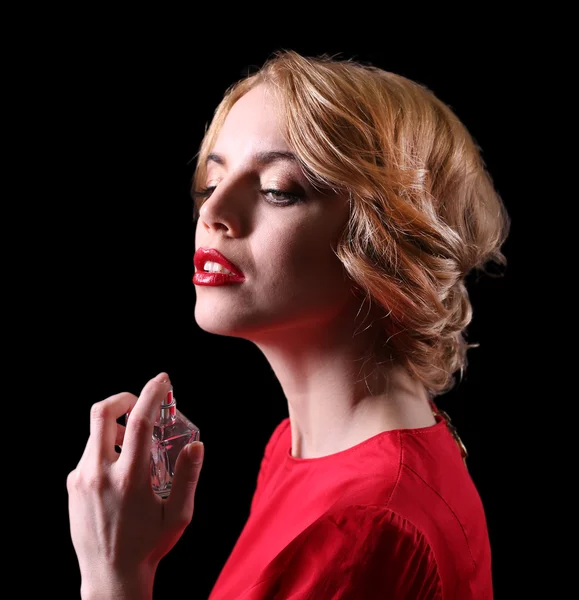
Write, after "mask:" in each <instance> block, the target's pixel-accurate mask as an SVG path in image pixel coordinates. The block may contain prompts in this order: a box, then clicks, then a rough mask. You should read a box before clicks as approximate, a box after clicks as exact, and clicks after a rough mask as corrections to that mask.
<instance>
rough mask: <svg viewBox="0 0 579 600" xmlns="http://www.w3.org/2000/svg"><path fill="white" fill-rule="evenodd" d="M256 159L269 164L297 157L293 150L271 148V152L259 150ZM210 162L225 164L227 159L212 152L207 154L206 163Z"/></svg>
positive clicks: (263, 163) (295, 160)
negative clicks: (285, 150) (284, 150)
mask: <svg viewBox="0 0 579 600" xmlns="http://www.w3.org/2000/svg"><path fill="white" fill-rule="evenodd" d="M254 158H255V160H256V161H257V162H258V163H259V164H261V165H269V164H271V163H273V162H277V161H280V160H284V161H290V162H297V157H296V155H295V154H294V153H293V152H283V151H280V150H271V151H269V152H258V153H257V154H256V155H255V156H254ZM210 162H214V163H217V164H218V165H225V163H226V160H225V158H224V157H223V156H221V154H215V153H214V152H212V153H211V154H209V155H208V156H207V160H206V161H205V164H206V165H207V164H209V163H210Z"/></svg>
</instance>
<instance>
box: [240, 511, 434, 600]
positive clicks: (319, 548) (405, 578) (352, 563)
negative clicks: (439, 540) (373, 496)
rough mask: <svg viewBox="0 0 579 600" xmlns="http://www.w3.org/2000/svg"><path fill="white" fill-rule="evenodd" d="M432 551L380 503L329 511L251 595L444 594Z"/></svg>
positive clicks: (363, 598)
mask: <svg viewBox="0 0 579 600" xmlns="http://www.w3.org/2000/svg"><path fill="white" fill-rule="evenodd" d="M441 598H442V589H441V585H440V578H439V574H438V570H437V566H436V562H435V560H434V555H433V553H432V550H431V548H430V546H429V545H428V543H427V541H426V540H425V538H424V536H423V535H422V534H421V533H420V532H419V531H418V530H417V529H416V527H414V526H413V525H412V524H411V523H410V522H408V521H407V520H405V519H403V518H402V517H400V516H399V515H397V514H395V513H393V512H392V511H389V510H387V509H385V508H384V507H382V506H380V507H378V506H352V507H349V508H347V509H345V510H341V511H340V514H335V513H334V514H326V515H325V516H323V517H321V518H320V519H318V520H317V521H316V522H314V523H313V524H312V525H311V526H310V527H308V528H307V529H306V530H305V531H303V532H302V534H301V535H300V536H298V537H297V538H295V539H294V540H293V542H292V543H291V544H289V545H288V546H287V547H286V548H285V549H284V551H283V552H282V553H280V554H279V555H278V556H277V557H276V559H275V560H274V561H273V562H271V563H270V564H269V565H268V568H267V569H266V570H265V572H264V573H263V575H262V577H261V578H260V580H259V581H258V582H257V583H256V585H255V586H253V587H252V589H251V590H250V593H249V594H248V596H247V599H248V600H249V599H251V600H265V599H267V600H322V599H323V600H386V599H388V600H440V599H441Z"/></svg>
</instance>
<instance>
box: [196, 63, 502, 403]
mask: <svg viewBox="0 0 579 600" xmlns="http://www.w3.org/2000/svg"><path fill="white" fill-rule="evenodd" d="M261 83H264V84H266V85H267V86H268V88H269V89H271V90H273V92H274V93H275V94H276V95H277V98H278V99H279V102H280V106H281V108H282V115H283V117H284V123H285V131H284V133H285V136H286V137H287V140H288V142H289V144H290V146H291V147H292V149H293V151H294V153H295V154H296V155H297V157H298V160H299V161H300V162H301V166H302V168H303V170H304V173H305V174H306V176H307V177H308V179H309V180H310V182H311V183H312V184H313V185H314V186H317V187H324V188H331V189H333V190H335V191H336V192H338V193H342V194H347V196H348V197H349V198H350V218H349V222H348V224H347V226H346V228H345V231H344V232H343V235H342V237H341V239H340V241H339V244H338V246H337V249H336V253H337V255H338V257H339V258H340V260H341V262H342V263H343V265H344V267H345V269H346V271H347V273H348V275H349V277H350V278H351V279H352V281H353V282H354V283H355V287H356V289H357V290H359V291H360V293H361V294H362V297H363V298H364V301H366V302H367V303H368V307H369V308H370V307H371V309H372V311H371V313H372V314H373V315H374V316H378V318H377V319H376V320H374V321H373V324H374V325H376V324H378V323H379V326H380V327H381V328H382V333H383V334H382V335H381V336H379V343H378V345H377V347H375V348H373V349H372V350H373V352H374V353H375V355H376V356H377V357H378V358H379V359H381V360H382V359H383V360H394V361H396V362H398V363H400V364H402V365H403V366H404V367H405V368H406V369H407V370H408V371H409V372H410V373H411V374H412V375H413V376H414V377H417V378H419V379H420V380H421V381H422V382H423V383H424V385H425V387H426V389H427V390H428V391H429V393H430V395H431V396H436V395H440V394H442V393H444V392H446V391H448V390H449V389H451V388H452V387H453V385H454V384H455V381H456V380H455V374H456V373H457V371H459V372H460V375H461V376H462V374H463V372H464V369H465V367H466V363H467V357H466V353H467V350H468V349H469V348H471V347H475V346H477V344H469V343H468V342H467V340H466V335H465V332H466V328H467V326H468V325H469V323H470V322H471V320H472V305H471V302H470V299H469V294H468V291H467V287H466V283H465V278H466V276H467V275H468V274H469V273H470V272H471V271H473V270H479V271H484V272H487V273H488V272H489V270H488V266H490V264H491V263H494V264H495V265H498V266H501V267H504V266H505V265H506V258H505V256H504V254H503V252H502V250H501V247H502V245H503V243H504V241H505V239H506V237H507V235H508V231H509V228H510V220H509V216H508V214H507V211H506V209H505V206H504V204H503V202H502V200H501V198H500V196H499V194H498V192H497V190H496V189H495V187H494V185H493V181H492V179H491V177H490V175H489V173H488V171H487V169H486V166H485V164H484V162H483V160H482V156H481V151H480V148H479V147H478V146H477V144H476V143H475V141H474V139H473V138H472V136H471V135H470V134H469V132H468V131H467V129H466V127H465V126H464V124H463V123H462V122H461V121H460V120H459V119H458V118H457V116H456V115H455V113H454V112H453V111H452V109H451V108H450V107H449V106H447V105H446V104H445V103H443V102H442V101H441V100H440V99H438V98H437V97H436V96H435V95H434V93H433V92H432V91H430V90H429V89H428V88H427V87H426V86H424V85H421V84H419V83H417V82H415V81H412V80H409V79H407V78H405V77H403V76H401V75H398V74H395V73H391V72H388V71H385V70H383V69H380V68H377V67H375V66H371V65H366V64H362V63H360V62H357V61H354V60H351V59H338V58H335V57H330V56H326V55H324V56H318V57H304V56H301V55H300V54H298V53H296V52H294V51H280V52H277V53H275V54H273V55H272V56H271V57H270V58H269V59H268V60H267V61H266V62H265V64H264V65H263V66H262V67H261V68H260V69H258V70H257V71H256V72H254V73H251V74H248V75H247V76H246V77H244V78H242V79H241V80H240V81H238V82H236V83H235V84H233V85H232V86H231V87H230V88H229V89H228V90H227V91H226V93H225V96H224V98H223V100H222V102H221V103H220V104H219V106H218V107H217V109H216V111H215V114H214V116H213V119H212V121H211V124H210V126H209V127H208V129H207V131H206V134H205V136H204V139H203V141H202V143H201V147H200V151H199V154H198V157H197V158H198V160H197V168H196V171H195V174H194V178H193V186H194V187H195V189H197V187H198V183H199V182H200V181H201V180H202V179H203V178H204V176H205V173H204V165H205V159H206V157H207V155H208V154H209V152H210V151H211V149H212V147H213V145H214V142H215V140H216V137H217V135H218V133H219V130H220V129H221V126H222V124H223V122H224V120H225V118H226V116H227V114H228V112H229V110H230V109H231V107H232V106H233V104H234V103H235V102H236V100H237V99H239V98H240V97H241V96H242V95H244V94H245V93H246V92H248V91H249V90H250V89H252V88H253V87H255V86H256V85H258V84H261ZM369 312H370V311H369Z"/></svg>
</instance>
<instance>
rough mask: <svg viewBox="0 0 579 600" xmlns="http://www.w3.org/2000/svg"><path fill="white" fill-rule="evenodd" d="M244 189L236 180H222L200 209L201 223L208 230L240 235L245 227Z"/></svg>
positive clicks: (234, 235)
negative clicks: (236, 183)
mask: <svg viewBox="0 0 579 600" xmlns="http://www.w3.org/2000/svg"><path fill="white" fill-rule="evenodd" d="M242 196H243V190H242V189H241V186H237V185H235V182H234V181H230V182H226V181H221V182H220V183H219V185H218V186H217V187H216V188H215V189H214V190H213V191H212V192H211V194H210V196H209V197H208V198H207V199H206V200H205V202H204V203H203V205H202V206H201V208H200V209H199V223H200V225H201V226H202V227H203V228H204V229H205V230H206V231H208V232H210V231H216V232H217V231H220V232H221V233H223V234H225V235H227V236H229V237H239V236H240V235H242V229H243V220H244V216H243V198H242Z"/></svg>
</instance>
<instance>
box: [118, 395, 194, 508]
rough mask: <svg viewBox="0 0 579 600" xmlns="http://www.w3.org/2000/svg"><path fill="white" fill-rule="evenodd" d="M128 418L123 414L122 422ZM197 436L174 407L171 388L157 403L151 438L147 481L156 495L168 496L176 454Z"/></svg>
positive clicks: (190, 424)
mask: <svg viewBox="0 0 579 600" xmlns="http://www.w3.org/2000/svg"><path fill="white" fill-rule="evenodd" d="M128 418H129V415H128V414H127V415H126V420H125V422H128ZM199 439H200V432H199V428H198V427H197V426H196V425H194V424H193V423H192V422H191V421H190V420H189V419H188V418H187V417H186V416H185V415H184V414H183V413H182V412H181V411H179V410H178V409H177V403H176V401H175V396H174V394H173V389H171V390H170V391H169V392H168V393H167V397H166V398H165V399H164V400H163V403H162V404H161V408H160V411H159V417H158V418H157V420H156V421H155V425H154V428H153V436H152V439H151V483H152V486H153V491H154V492H155V493H156V494H157V495H158V496H160V497H161V498H167V496H169V494H170V493H171V486H172V484H173V476H174V475H175V465H176V463H177V457H178V456H179V454H180V452H181V450H183V448H184V447H185V446H186V445H187V444H189V443H190V442H195V441H197V440H199Z"/></svg>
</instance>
